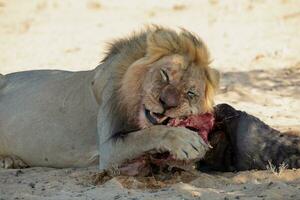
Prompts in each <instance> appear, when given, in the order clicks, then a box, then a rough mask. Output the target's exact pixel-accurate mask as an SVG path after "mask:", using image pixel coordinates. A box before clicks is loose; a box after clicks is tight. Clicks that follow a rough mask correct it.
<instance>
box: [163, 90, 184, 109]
mask: <svg viewBox="0 0 300 200" xmlns="http://www.w3.org/2000/svg"><path fill="white" fill-rule="evenodd" d="M179 97H180V95H179V92H178V90H177V89H176V87H174V86H172V85H168V86H166V87H165V88H163V90H162V91H161V93H160V98H159V101H160V103H161V104H162V106H163V108H164V109H170V108H174V107H177V106H178V105H179Z"/></svg>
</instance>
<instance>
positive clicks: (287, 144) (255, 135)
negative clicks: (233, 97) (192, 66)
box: [197, 104, 300, 171]
mask: <svg viewBox="0 0 300 200" xmlns="http://www.w3.org/2000/svg"><path fill="white" fill-rule="evenodd" d="M214 117H215V124H214V128H213V130H212V131H211V133H210V134H209V141H210V143H211V145H212V146H213V148H212V149H211V150H210V151H209V152H208V153H207V154H206V155H205V159H204V160H202V161H200V162H198V164H197V166H198V169H200V170H214V171H243V170H250V169H266V168H267V166H268V164H269V163H272V164H273V165H274V166H275V167H277V168H278V167H279V166H280V165H281V164H282V163H284V164H285V165H286V166H287V168H299V167H300V137H299V136H297V135H290V134H285V133H281V132H279V131H278V130H275V129H273V128H271V127H270V126H268V125H266V124H265V123H264V122H262V121H261V120H259V119H258V118H256V117H254V116H252V115H249V114H247V113H246V112H242V111H239V110H236V109H234V108H233V107H232V106H230V105H228V104H219V105H217V106H216V107H215V109H214Z"/></svg>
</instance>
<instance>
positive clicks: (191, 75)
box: [138, 54, 212, 128]
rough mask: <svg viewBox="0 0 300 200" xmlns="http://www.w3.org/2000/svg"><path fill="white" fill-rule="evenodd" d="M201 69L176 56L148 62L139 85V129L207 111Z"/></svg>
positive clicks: (206, 79)
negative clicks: (149, 63) (145, 73)
mask: <svg viewBox="0 0 300 200" xmlns="http://www.w3.org/2000/svg"><path fill="white" fill-rule="evenodd" d="M205 68H207V67H206V66H197V65H196V64H195V63H191V62H189V61H188V59H187V58H186V57H184V56H182V55H177V54H174V55H170V56H165V57H163V58H162V59H160V60H158V61H156V62H154V63H152V64H151V66H150V67H149V70H148V72H147V75H146V76H145V79H144V82H143V87H142V94H141V95H142V100H141V103H140V111H139V117H138V119H139V126H140V127H141V128H145V127H149V126H152V125H158V124H160V125H166V124H167V123H168V121H169V120H171V119H179V118H183V117H187V116H190V115H197V114H201V113H206V112H210V111H211V107H210V105H212V102H207V101H212V99H210V98H207V95H208V94H207V90H208V87H207V86H208V84H210V83H209V82H208V78H207V71H206V70H205Z"/></svg>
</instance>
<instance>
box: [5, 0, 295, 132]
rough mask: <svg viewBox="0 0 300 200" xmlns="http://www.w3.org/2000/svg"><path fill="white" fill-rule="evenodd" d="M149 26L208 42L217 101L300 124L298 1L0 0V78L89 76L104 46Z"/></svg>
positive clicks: (272, 119)
mask: <svg viewBox="0 0 300 200" xmlns="http://www.w3.org/2000/svg"><path fill="white" fill-rule="evenodd" d="M150 23H155V24H160V25H165V26H169V27H171V28H178V27H184V28H186V29H188V30H190V31H192V32H194V33H196V34H198V35H199V36H200V37H201V38H202V39H203V40H204V41H205V42H206V44H207V46H208V48H209V50H210V52H211V58H212V60H213V62H212V66H213V67H215V68H216V69H218V70H220V71H221V72H222V77H223V78H222V82H221V90H220V92H219V95H218V96H217V102H227V103H231V104H233V105H234V106H235V107H237V108H241V109H244V110H247V111H248V112H250V113H252V114H255V115H258V116H259V117H261V118H262V119H263V120H265V121H266V122H268V123H269V124H271V125H274V126H280V127H281V128H282V127H283V126H286V127H298V126H299V125H300V116H299V113H300V100H299V99H300V89H299V88H300V56H299V52H300V1H298V0H294V1H292V0H255V1H254V0H253V1H251V0H239V1H237V0H224V1H222V0H203V1H200V0H198V1H196V0H194V1H193V0H172V1H171V0H151V1H150V0H149V1H139V0H126V1H118V0H80V1H79V0H78V1H75V0H64V1H61V0H0V73H2V74H7V73H11V72H17V71H22V70H31V69H64V70H72V71H77V70H88V69H93V68H95V67H96V66H97V64H98V63H99V61H100V60H101V58H102V56H103V53H104V52H105V45H106V42H109V41H111V40H112V39H115V38H119V37H124V36H126V35H128V34H130V33H131V32H132V31H134V30H136V31H138V30H140V29H142V28H143V27H144V25H147V24H150ZM299 127H300V126H299Z"/></svg>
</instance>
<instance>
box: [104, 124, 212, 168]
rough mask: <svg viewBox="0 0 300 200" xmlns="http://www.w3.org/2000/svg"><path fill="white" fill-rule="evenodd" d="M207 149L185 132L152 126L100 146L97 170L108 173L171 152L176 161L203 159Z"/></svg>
mask: <svg viewBox="0 0 300 200" xmlns="http://www.w3.org/2000/svg"><path fill="white" fill-rule="evenodd" d="M208 149H209V148H208V145H207V144H206V143H205V142H204V141H203V139H202V138H201V137H199V136H198V134H197V133H196V132H193V131H190V130H188V129H186V128H175V127H167V126H153V127H151V128H147V129H143V130H139V131H135V132H130V133H128V134H126V135H125V136H123V137H122V136H121V137H120V136H118V137H117V138H112V139H110V140H108V141H106V142H105V143H102V144H100V169H101V170H103V169H108V168H111V167H116V166H119V165H120V164H122V163H123V162H124V161H126V160H131V159H134V158H136V157H138V156H140V155H142V154H143V153H145V152H167V151H168V152H170V153H171V155H173V156H174V158H175V159H178V160H189V159H196V158H199V159H200V158H203V157H204V155H205V153H206V151H207V150H208Z"/></svg>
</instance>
